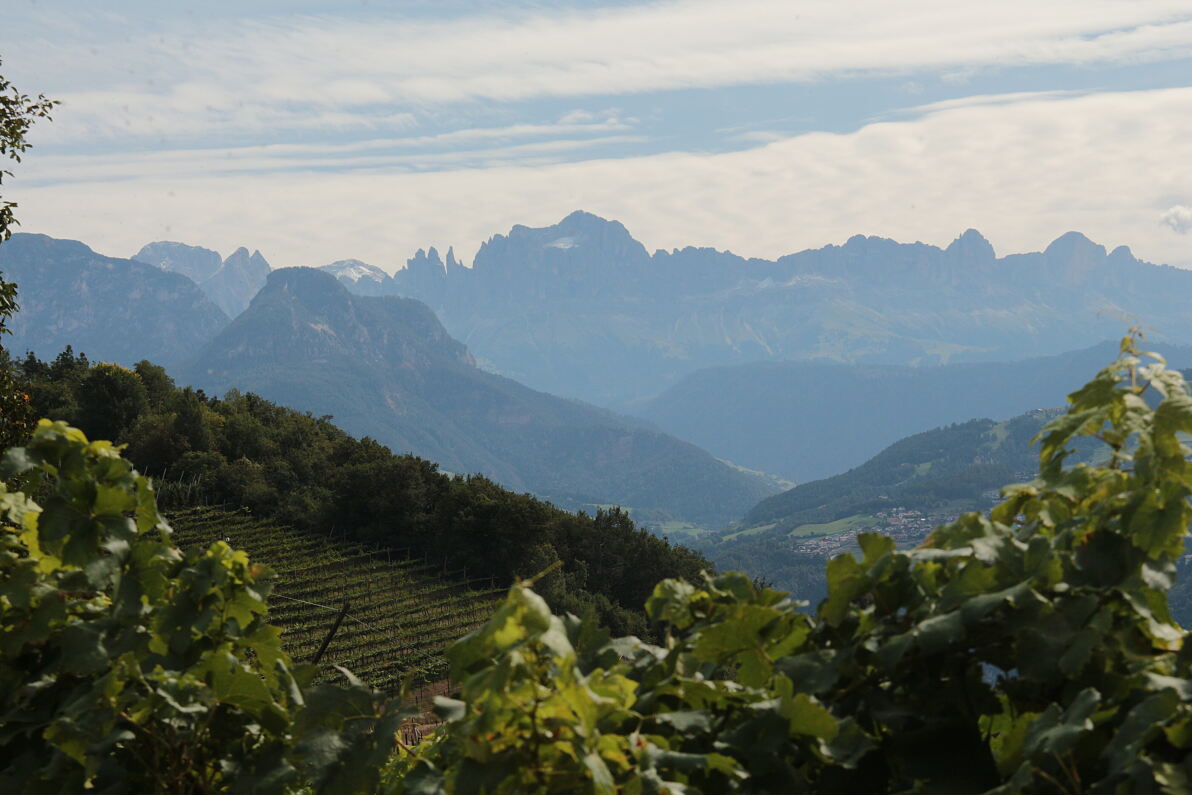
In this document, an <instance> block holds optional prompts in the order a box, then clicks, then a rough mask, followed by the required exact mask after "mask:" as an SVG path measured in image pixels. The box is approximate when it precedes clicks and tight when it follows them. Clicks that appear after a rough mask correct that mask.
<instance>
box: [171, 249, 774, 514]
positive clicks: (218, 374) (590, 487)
mask: <svg viewBox="0 0 1192 795" xmlns="http://www.w3.org/2000/svg"><path fill="white" fill-rule="evenodd" d="M186 376H187V378H186V379H185V380H188V381H189V382H191V383H195V384H196V385H200V386H203V387H205V388H208V389H210V390H214V391H216V392H222V391H223V390H225V389H227V388H231V387H237V388H239V389H241V390H243V391H252V392H256V393H259V394H261V395H262V396H264V397H266V398H269V399H271V400H276V401H279V402H282V403H285V404H287V405H291V406H294V407H295V408H298V409H303V410H309V411H312V412H314V413H316V414H331V415H333V416H334V418H335V422H336V424H337V425H339V426H340V427H343V428H344V429H345V430H347V431H349V432H351V433H354V434H358V435H361V434H367V435H369V436H372V437H373V438H375V439H377V440H378V441H381V442H382V443H385V444H387V445H389V446H390V447H392V448H393V449H394V450H397V451H410V452H414V453H416V454H417V455H419V456H422V457H424V458H428V459H430V460H433V461H436V462H438V463H439V464H440V465H442V466H443V467H444V468H445V469H447V470H449V471H454V472H482V473H484V474H486V475H489V476H490V477H492V478H494V479H495V480H497V481H498V482H500V483H502V484H503V485H506V486H508V487H511V488H515V489H519V490H527V491H531V492H533V493H535V494H539V495H542V496H544V497H547V498H549V499H551V500H553V501H555V502H557V503H558V504H560V505H564V506H568V507H578V506H581V505H584V504H620V505H624V506H627V507H632V508H634V509H637V510H643V511H647V512H651V511H652V512H655V513H658V512H660V513H663V514H665V515H669V516H674V517H676V518H681V519H686V520H688V521H693V522H697V523H704V524H709V525H717V524H725V523H727V522H729V521H731V520H733V519H735V518H737V517H739V516H740V515H741V514H742V513H743V512H744V511H745V510H746V509H747V508H748V507H749V506H750V505H752V504H753V503H755V502H756V501H757V500H758V499H760V498H761V497H762V496H765V495H766V494H768V493H772V492H773V489H772V486H770V485H769V484H768V483H767V482H766V481H765V480H764V479H763V478H760V477H757V476H753V475H748V474H746V473H742V472H740V471H738V470H736V469H733V468H732V467H729V466H727V465H725V464H723V463H721V462H720V461H717V460H716V459H714V458H712V456H710V455H708V454H707V453H706V452H704V451H702V450H700V449H699V448H697V447H695V446H694V445H691V444H689V443H686V442H681V441H679V440H678V439H674V438H672V437H670V436H667V435H666V434H664V433H661V432H659V431H657V430H653V429H650V428H647V427H645V426H644V425H642V424H640V423H635V422H634V421H631V420H627V419H624V418H619V417H616V416H615V415H613V414H611V413H609V412H607V411H604V410H601V409H597V408H595V407H592V406H587V405H584V404H581V403H578V402H575V401H570V400H564V399H560V398H556V397H553V396H551V395H547V394H543V393H541V392H536V391H534V390H532V389H529V388H527V387H524V386H522V385H521V384H519V383H517V382H515V381H511V380H509V379H506V378H502V377H500V376H495V375H492V374H489V373H485V372H483V371H481V370H479V369H477V368H476V367H475V366H474V363H473V361H472V358H471V355H470V354H469V353H468V351H467V348H466V347H465V346H464V345H463V344H461V343H460V342H458V341H456V340H454V339H453V338H451V337H450V336H449V335H448V334H447V333H446V331H445V330H444V329H443V327H442V325H441V324H439V322H438V320H437V319H436V318H435V316H434V314H433V313H432V312H431V310H430V309H429V308H428V307H426V306H425V305H424V304H422V303H420V302H418V301H414V300H410V299H401V298H396V297H393V296H387V297H368V296H358V295H357V296H353V295H351V294H349V293H348V291H347V290H346V289H345V288H343V287H342V286H341V285H340V284H339V283H338V282H337V281H336V280H335V278H334V277H332V276H331V275H330V274H327V273H325V272H323V271H321V270H317V269H304V268H287V269H282V270H279V271H275V272H274V273H272V274H270V277H269V279H268V281H267V284H266V286H265V288H264V289H262V290H261V292H260V293H259V294H258V295H257V296H256V297H255V298H254V299H253V301H252V304H251V305H250V307H249V308H248V309H247V310H246V311H245V312H244V313H242V314H241V315H240V316H239V317H237V318H236V319H235V320H234V321H233V322H232V323H231V324H230V325H229V326H228V327H227V328H226V329H225V330H224V331H223V332H221V333H220V334H219V336H218V337H216V339H214V340H213V341H212V342H211V343H210V344H209V345H207V346H206V348H205V349H204V351H203V352H202V353H201V355H200V356H199V357H198V359H197V362H196V364H195V365H194V366H193V367H192V368H190V370H189V372H187V373H186Z"/></svg>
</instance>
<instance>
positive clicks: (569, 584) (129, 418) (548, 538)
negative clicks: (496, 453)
mask: <svg viewBox="0 0 1192 795" xmlns="http://www.w3.org/2000/svg"><path fill="white" fill-rule="evenodd" d="M11 365H12V370H13V372H14V376H15V378H16V379H17V380H18V382H19V383H20V384H21V385H22V388H23V389H24V390H25V392H26V393H27V394H28V395H29V402H30V405H31V407H32V409H33V414H34V415H35V416H38V417H47V418H50V419H56V420H59V419H60V420H65V421H67V422H70V423H72V424H74V425H75V426H77V427H78V428H80V429H82V430H83V431H84V432H85V433H86V434H87V435H88V437H89V438H92V439H111V440H113V441H115V442H117V443H120V444H124V445H127V448H126V450H125V454H126V455H127V456H128V457H129V459H130V460H131V461H132V462H133V463H134V464H135V465H136V467H137V468H138V470H140V471H141V472H143V473H145V474H147V475H149V476H151V477H152V478H153V481H154V484H155V488H156V490H157V494H158V499H159V501H160V502H161V504H162V506H163V508H164V509H165V510H166V511H167V512H168V511H170V510H177V509H181V508H185V507H188V506H192V505H198V504H205V505H221V506H227V507H232V508H241V507H243V508H247V509H248V510H249V511H251V512H252V513H253V515H255V516H258V517H261V518H266V519H271V520H276V521H278V522H280V523H283V524H287V525H290V526H292V527H295V528H297V529H299V530H314V529H318V530H320V531H321V532H324V533H327V532H337V533H339V534H341V535H342V536H346V537H348V538H352V539H355V540H359V541H364V542H370V543H378V544H381V545H384V546H386V547H390V548H393V549H401V550H403V551H407V552H408V553H411V554H414V555H423V556H425V557H426V558H427V559H428V560H430V561H434V562H440V561H441V563H442V565H443V566H444V567H445V568H448V569H459V568H462V567H467V570H468V572H469V574H471V575H473V576H476V575H479V576H486V575H491V576H493V577H495V578H496V579H497V580H498V581H500V582H511V581H512V580H513V579H514V578H515V577H528V576H531V575H533V574H535V573H537V572H539V571H541V570H543V569H545V568H546V567H548V566H549V565H550V564H552V563H553V562H555V561H557V560H558V561H563V562H564V565H563V566H562V568H561V570H558V571H556V572H555V573H553V574H552V575H551V576H550V577H548V578H547V579H546V580H545V581H544V582H542V583H540V584H539V590H540V591H541V592H542V593H543V595H544V596H545V597H546V598H547V599H548V601H549V602H550V603H551V605H552V607H554V608H555V609H557V610H561V611H570V612H574V613H576V614H579V615H583V614H592V615H594V616H595V617H597V618H599V620H600V621H601V622H602V623H604V624H605V625H607V626H609V627H610V628H612V629H614V630H616V631H618V632H633V633H642V634H646V633H648V627H647V626H646V623H645V616H644V613H643V612H642V609H641V608H642V605H643V604H644V603H645V600H646V598H647V597H648V596H649V594H650V590H651V588H653V586H654V584H655V583H656V582H657V581H658V580H659V579H661V578H665V577H682V578H688V579H691V578H695V577H697V576H698V575H699V573H700V571H701V570H704V569H708V568H710V565H709V564H708V562H707V561H706V560H705V559H704V558H703V557H701V556H700V555H699V554H697V553H695V552H692V551H691V550H688V549H686V548H684V547H681V546H675V545H671V544H669V543H667V542H666V541H665V540H662V539H659V538H657V537H655V536H653V535H651V534H649V533H648V532H647V531H645V530H643V529H640V528H638V527H636V526H635V525H634V523H633V522H632V521H631V520H630V518H629V516H628V514H626V513H625V512H623V511H620V510H618V509H615V508H614V509H611V510H607V511H604V510H601V511H597V512H596V515H595V516H589V515H587V514H584V513H576V514H573V513H567V512H566V511H563V510H560V509H558V508H555V507H554V506H552V505H550V504H549V503H546V502H542V501H540V500H538V499H536V498H534V497H532V496H530V495H528V494H515V493H513V492H510V491H508V490H506V489H504V488H502V487H500V486H498V485H496V484H495V483H493V482H492V481H491V480H489V479H487V478H485V477H482V476H478V475H474V476H462V475H452V476H449V475H446V474H444V473H442V472H439V471H438V468H437V466H436V465H435V464H433V463H431V462H429V461H426V460H423V459H421V458H417V457H415V456H411V455H394V454H393V453H392V452H390V451H389V449H388V448H386V447H385V446H383V445H381V444H379V443H377V442H376V441H373V440H372V439H369V438H364V439H355V438H353V437H351V436H349V435H348V434H346V433H344V432H343V431H341V430H339V429H338V428H336V427H335V426H334V425H333V424H332V422H331V421H330V418H326V417H323V418H320V417H314V416H311V415H310V414H306V413H302V412H298V411H294V410H292V409H289V408H285V407H283V406H278V405H276V404H274V403H271V402H269V401H267V400H264V399H262V398H260V397H258V396H257V395H254V394H251V393H249V394H241V393H239V392H236V391H231V392H229V393H228V394H226V395H224V396H223V397H221V398H218V397H214V396H211V395H207V394H205V393H204V392H203V391H202V390H194V389H190V388H186V387H178V386H176V385H175V383H174V382H173V380H172V379H171V377H170V376H169V374H168V373H167V372H166V371H165V370H164V369H163V368H162V367H159V366H157V365H155V364H152V363H150V362H148V361H142V362H140V363H139V364H137V365H136V367H135V368H133V369H126V368H124V367H120V366H119V365H114V364H107V363H98V364H93V363H91V362H90V361H88V359H87V357H86V356H85V355H84V354H76V353H75V352H74V351H73V350H71V349H70V348H68V349H67V350H65V351H63V352H62V353H61V354H60V355H59V356H57V357H56V358H55V359H53V360H52V361H43V360H41V359H39V358H38V357H37V356H35V355H33V354H28V355H27V356H26V357H25V358H24V359H23V360H21V361H16V362H12V363H11Z"/></svg>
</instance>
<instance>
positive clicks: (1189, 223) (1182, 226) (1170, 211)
mask: <svg viewBox="0 0 1192 795" xmlns="http://www.w3.org/2000/svg"><path fill="white" fill-rule="evenodd" d="M1159 223H1161V224H1163V225H1164V226H1167V227H1170V228H1171V229H1172V230H1173V231H1175V232H1178V233H1179V234H1181V235H1186V234H1188V233H1189V232H1192V207H1188V206H1185V205H1183V204H1177V205H1175V206H1174V207H1168V208H1167V209H1166V210H1164V211H1163V214H1162V215H1160V216H1159Z"/></svg>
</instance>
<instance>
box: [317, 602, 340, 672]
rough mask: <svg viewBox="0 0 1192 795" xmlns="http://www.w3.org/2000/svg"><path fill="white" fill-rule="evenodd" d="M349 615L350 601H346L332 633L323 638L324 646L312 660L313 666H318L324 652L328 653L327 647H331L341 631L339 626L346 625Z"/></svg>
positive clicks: (336, 618) (332, 627)
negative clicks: (346, 617)
mask: <svg viewBox="0 0 1192 795" xmlns="http://www.w3.org/2000/svg"><path fill="white" fill-rule="evenodd" d="M347 614H348V600H347V599H345V600H344V606H343V607H341V608H340V610H339V615H337V616H336V617H335V623H334V624H332V625H331V631H330V632H328V633H327V637H325V638H323V645H322V646H320V647H319V650H318V651H317V652H315V658H314V659H313V660H311V664H312V665H318V664H319V660H321V659H323V652H325V651H327V647H328V646H330V645H331V639H332V638H334V637H335V633H336V632H338V631H339V625H340V624H342V623H344V617H345V616H346V615H347Z"/></svg>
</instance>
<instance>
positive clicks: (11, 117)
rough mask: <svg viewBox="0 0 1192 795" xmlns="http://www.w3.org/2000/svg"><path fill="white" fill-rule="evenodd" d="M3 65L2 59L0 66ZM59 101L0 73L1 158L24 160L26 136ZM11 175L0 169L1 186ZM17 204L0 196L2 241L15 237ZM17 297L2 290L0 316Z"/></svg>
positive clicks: (14, 309)
mask: <svg viewBox="0 0 1192 795" xmlns="http://www.w3.org/2000/svg"><path fill="white" fill-rule="evenodd" d="M3 64H4V62H3V61H0V66H3ZM57 104H58V103H57V102H56V101H55V100H52V99H46V96H45V94H38V95H37V96H36V97H30V96H28V95H27V94H22V93H21V92H20V91H18V90H17V89H16V87H15V86H13V84H12V83H11V82H9V81H8V80H7V79H5V77H4V75H2V74H0V157H6V158H8V159H9V160H12V161H13V162H16V163H19V162H21V155H22V154H24V153H25V151H27V150H28V149H29V147H30V146H31V145H32V144H30V143H29V139H28V137H27V136H28V133H29V128H30V127H32V126H33V123H34V122H36V121H37V120H38V119H47V120H48V119H49V118H50V111H51V110H53V109H54V106H55V105H57ZM11 176H12V172H11V171H9V170H8V169H6V168H0V185H3V183H4V178H5V177H11ZM16 206H17V205H16V202H11V201H8V200H7V199H5V198H4V197H2V196H0V243H2V242H4V241H5V240H8V238H10V237H11V236H12V229H11V227H13V226H16V224H17V220H16V218H15V217H14V216H13V213H12V210H13V208H14V207H16ZM14 297H15V295H14V294H13V293H8V292H5V291H4V290H3V289H0V316H3V315H7V314H9V313H11V312H13V311H16V305H15V303H14V302H13V299H14Z"/></svg>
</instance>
